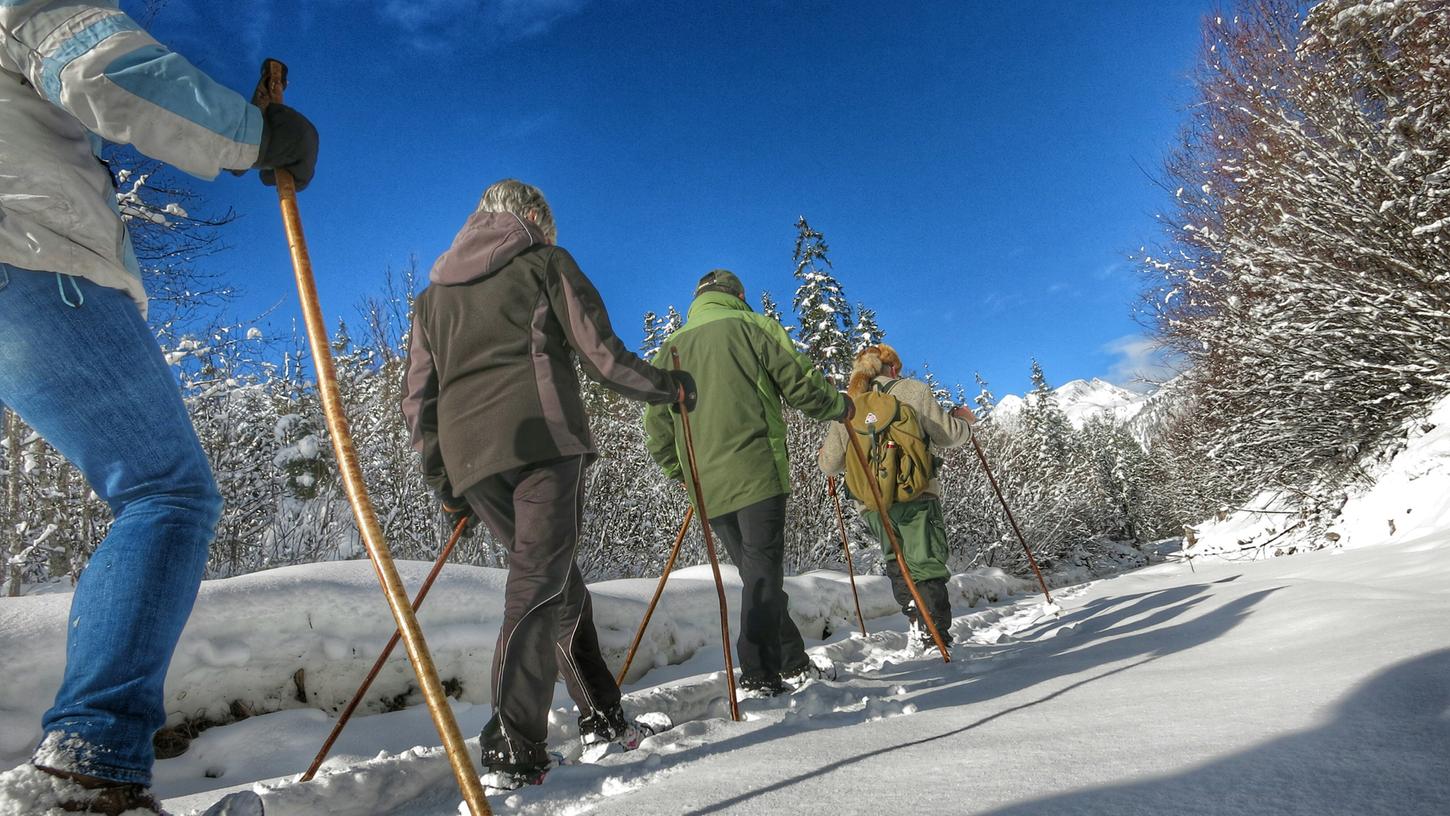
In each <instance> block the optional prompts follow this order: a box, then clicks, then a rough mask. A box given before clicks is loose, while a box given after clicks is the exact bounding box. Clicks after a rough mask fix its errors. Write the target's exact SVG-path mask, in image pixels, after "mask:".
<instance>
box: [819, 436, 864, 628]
mask: <svg viewBox="0 0 1450 816" xmlns="http://www.w3.org/2000/svg"><path fill="white" fill-rule="evenodd" d="M850 432H851V429H850V428H847V429H846V433H850ZM826 488H827V489H829V490H830V491H831V498H832V499H834V500H835V502H836V526H838V527H840V528H841V549H842V550H845V551H846V574H847V575H849V576H851V598H852V600H854V601H855V602H856V620H857V621H859V622H860V623H861V637H865V636H866V617H865V616H864V615H862V614H861V596H860V595H858V594H856V565H855V564H853V563H851V542H850V541H849V540H847V538H846V517H845V515H843V514H842V513H841V497H840V496H838V495H836V477H835V476H827V477H826Z"/></svg>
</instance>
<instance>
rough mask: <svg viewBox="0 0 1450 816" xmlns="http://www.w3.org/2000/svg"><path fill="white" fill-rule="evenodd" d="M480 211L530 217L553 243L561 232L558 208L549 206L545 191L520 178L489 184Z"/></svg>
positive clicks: (480, 201) (480, 203) (479, 201)
mask: <svg viewBox="0 0 1450 816" xmlns="http://www.w3.org/2000/svg"><path fill="white" fill-rule="evenodd" d="M478 212H500V213H512V214H514V215H517V216H518V217H520V218H527V219H529V220H530V221H532V222H533V223H534V226H536V227H538V228H539V231H540V232H542V233H544V237H545V238H548V239H549V241H550V243H552V242H553V241H554V240H555V239H556V238H557V237H558V234H559V231H558V229H557V228H556V227H555V226H554V211H553V210H550V209H549V202H548V201H547V200H545V199H544V194H543V192H542V191H540V190H539V188H538V187H535V186H534V185H532V184H525V183H523V182H522V181H519V180H518V179H504V180H503V181H495V182H494V183H493V184H490V185H488V189H487V190H484V191H483V198H480V199H479V200H478Z"/></svg>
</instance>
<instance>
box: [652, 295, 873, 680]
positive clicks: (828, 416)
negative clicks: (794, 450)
mask: <svg viewBox="0 0 1450 816" xmlns="http://www.w3.org/2000/svg"><path fill="white" fill-rule="evenodd" d="M671 349H675V350H678V351H679V354H680V361H681V363H680V364H681V366H683V367H684V368H687V369H689V371H690V374H691V375H692V376H693V377H694V378H695V382H696V383H697V385H698V388H699V403H698V405H697V406H696V407H695V408H692V409H691V410H690V430H691V432H692V435H693V437H694V442H695V461H696V464H697V466H698V467H699V469H700V473H699V478H700V488H701V493H702V495H703V497H704V502H705V507H706V510H707V511H708V513H709V519H710V527H711V528H712V529H713V530H714V531H715V534H716V535H717V536H719V538H720V541H721V543H723V544H724V545H725V550H726V551H727V552H728V553H729V554H730V560H731V561H733V562H734V563H735V566H736V567H737V568H738V569H739V570H740V580H741V582H742V583H743V587H742V588H741V599H740V619H741V631H740V636H739V638H737V640H736V652H737V654H738V655H739V661H740V688H741V689H742V690H745V691H747V692H750V693H753V694H760V695H766V696H770V695H775V694H780V693H782V692H785V691H788V690H790V688H791V686H790V685H789V684H788V683H787V681H788V680H796V679H799V680H804V679H805V678H806V677H809V676H818V677H819V676H827V675H829V674H831V673H832V672H830V670H828V669H823V668H821V667H816V666H814V665H813V664H812V663H811V661H810V659H809V658H808V657H807V656H806V652H805V643H804V642H803V641H802V640H801V634H800V631H799V630H798V629H797V628H796V625H795V622H794V621H792V620H791V618H790V609H789V602H790V598H789V597H788V596H787V595H786V592H785V567H784V557H785V507H786V497H787V496H788V495H790V468H789V460H788V458H787V455H786V447H785V421H784V419H782V417H781V413H780V403H781V401H782V400H784V401H785V402H786V403H787V404H789V405H791V406H792V407H794V408H797V409H799V410H801V411H803V412H805V413H806V414H807V415H808V416H810V417H812V418H814V419H818V420H822V421H830V420H840V419H845V418H848V417H849V415H850V411H851V401H850V400H849V399H846V397H845V395H843V394H841V393H840V392H838V391H836V390H835V389H834V388H832V387H831V386H830V384H829V383H827V381H826V378H825V376H824V375H822V374H821V372H820V371H819V370H818V369H817V368H816V367H815V366H813V365H812V364H811V361H810V360H808V359H807V358H806V357H805V356H803V355H802V354H801V353H800V352H798V351H796V350H795V347H794V346H793V345H792V344H791V341H790V338H789V337H787V336H786V333H785V329H784V328H782V327H781V325H780V323H779V322H778V321H776V320H773V319H771V318H769V317H766V316H764V315H760V314H757V313H755V312H754V311H753V310H752V309H751V308H750V306H749V304H747V303H746V302H745V287H744V286H743V285H742V284H741V283H740V279H739V278H737V277H736V276H735V275H734V274H732V273H730V272H728V271H726V270H723V269H716V270H714V271H712V272H710V273H709V274H707V275H705V277H703V278H701V279H700V283H699V285H698V286H697V287H696V288H695V300H694V302H693V303H691V304H690V310H689V313H688V315H687V318H686V321H685V325H684V326H682V327H681V328H680V329H679V331H676V332H675V333H674V334H673V335H671V336H670V338H669V339H668V340H666V341H665V344H664V346H663V347H662V348H661V349H660V351H659V353H658V354H657V355H656V356H655V359H654V364H655V365H656V366H658V367H661V368H668V367H669V366H670V350H671ZM645 431H646V432H647V434H648V439H647V440H646V442H645V444H646V446H647V447H648V448H649V452H650V456H652V457H654V460H655V462H657V463H658V464H659V466H660V467H661V468H662V469H663V470H664V472H665V475H666V476H667V477H669V478H670V479H674V480H678V481H680V482H686V488H687V491H686V492H687V493H689V494H690V499H691V501H694V493H693V488H694V486H693V484H690V483H688V481H687V480H688V479H689V474H688V473H686V470H685V468H683V467H682V466H681V464H680V463H681V462H684V461H687V460H686V456H685V452H684V437H683V430H682V428H681V426H680V418H679V414H678V413H676V412H674V411H672V410H670V408H669V407H668V406H664V405H659V406H651V407H650V408H649V409H648V410H647V411H646V412H645ZM696 510H699V508H696Z"/></svg>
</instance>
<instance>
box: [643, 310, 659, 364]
mask: <svg viewBox="0 0 1450 816" xmlns="http://www.w3.org/2000/svg"><path fill="white" fill-rule="evenodd" d="M664 325H665V324H664V321H662V320H660V316H659V315H657V314H655V313H654V310H650V311H648V312H645V313H644V339H643V340H641V341H640V343H639V356H641V357H643V358H644V359H646V360H653V359H654V356H655V353H656V352H658V351H659V350H660V346H661V345H662V344H664V342H665V337H664Z"/></svg>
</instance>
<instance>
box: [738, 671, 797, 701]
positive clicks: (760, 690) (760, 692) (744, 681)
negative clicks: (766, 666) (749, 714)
mask: <svg viewBox="0 0 1450 816" xmlns="http://www.w3.org/2000/svg"><path fill="white" fill-rule="evenodd" d="M736 688H737V689H738V690H739V692H740V696H741V697H744V698H750V697H778V696H780V695H782V694H789V693H790V692H791V691H792V690H793V689H792V688H791V686H790V685H788V684H787V683H786V682H785V681H784V680H782V679H781V677H780V675H778V674H772V675H766V676H764V677H761V676H755V675H751V676H748V677H741V678H740V683H739V684H738V685H737V686H736Z"/></svg>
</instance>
